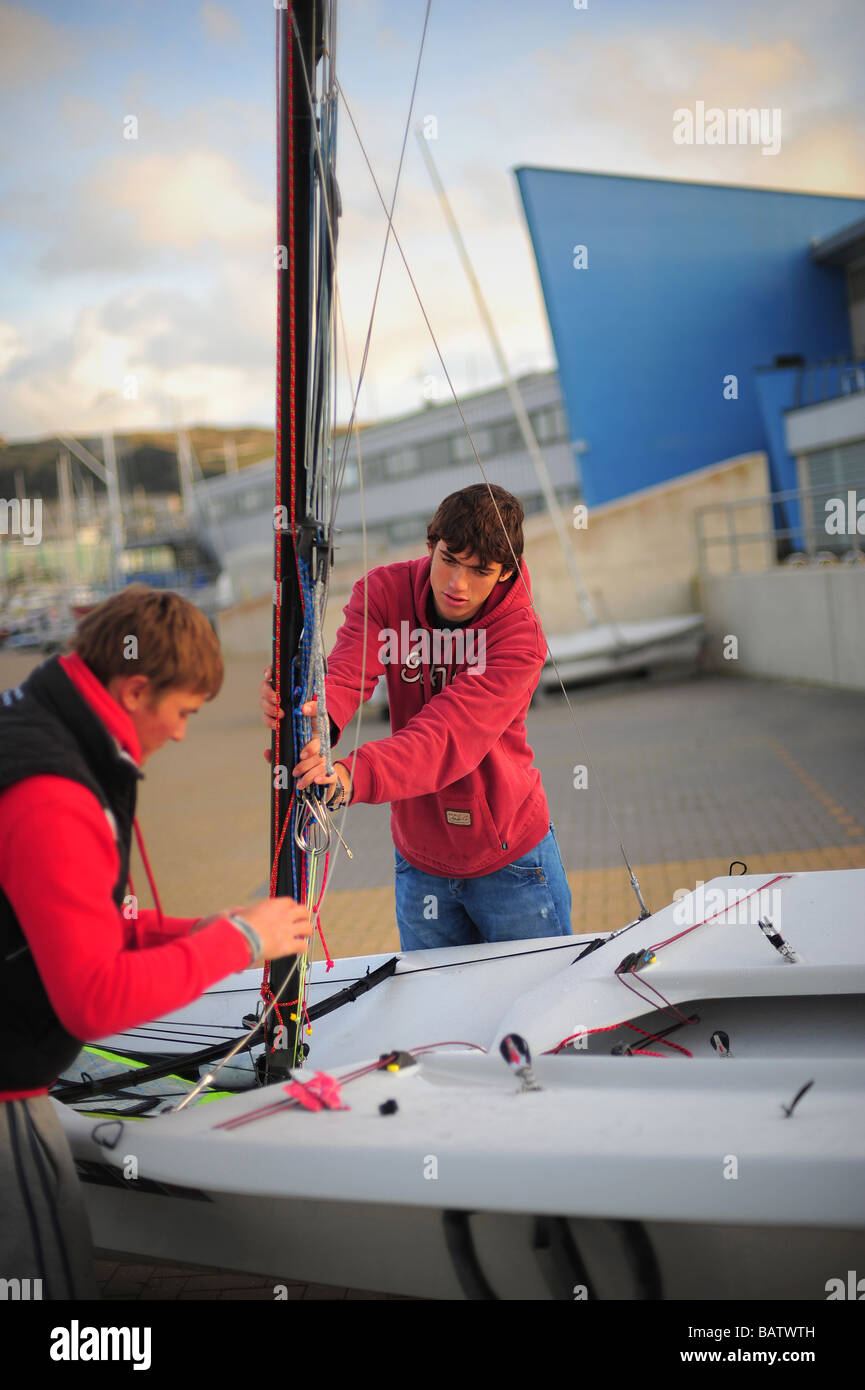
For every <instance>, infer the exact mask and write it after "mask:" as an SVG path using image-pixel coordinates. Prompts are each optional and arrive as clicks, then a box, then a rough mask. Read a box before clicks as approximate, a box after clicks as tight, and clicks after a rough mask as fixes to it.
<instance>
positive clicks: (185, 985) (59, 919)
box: [0, 777, 249, 1041]
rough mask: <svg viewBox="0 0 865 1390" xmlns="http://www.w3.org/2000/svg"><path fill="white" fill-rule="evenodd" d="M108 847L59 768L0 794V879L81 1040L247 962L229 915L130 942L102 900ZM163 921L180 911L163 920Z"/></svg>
mask: <svg viewBox="0 0 865 1390" xmlns="http://www.w3.org/2000/svg"><path fill="white" fill-rule="evenodd" d="M118 868H119V864H118V856H117V847H116V845H115V843H114V836H113V834H112V831H111V829H110V827H109V825H108V821H107V819H106V816H105V813H104V811H103V810H102V807H101V806H100V804H99V802H98V801H97V800H96V798H95V797H94V796H93V795H92V794H91V793H90V792H89V791H87V789H86V788H85V787H81V786H79V785H78V784H77V783H75V782H70V781H68V780H67V779H65V778H60V777H31V778H28V779H27V780H26V781H24V782H19V783H16V785H15V786H13V787H10V788H9V789H8V790H7V791H5V792H4V793H3V794H2V796H0V886H2V888H3V891H4V892H5V893H6V896H7V897H8V899H9V901H10V903H11V904H12V907H13V909H14V911H15V915H16V916H17V918H18V921H19V922H20V924H21V927H22V930H23V932H24V935H25V936H26V938H27V941H28V944H29V946H30V949H31V951H32V952H33V958H34V960H35V962H36V966H37V969H38V970H39V973H40V975H41V977H42V982H43V984H44V985H45V989H46V991H47V993H48V997H49V999H50V1000H51V1004H52V1006H53V1008H54V1010H55V1012H56V1013H57V1015H58V1017H59V1019H60V1021H61V1023H62V1024H63V1026H64V1028H66V1029H68V1031H69V1032H70V1033H72V1035H73V1036H74V1037H76V1038H81V1039H83V1040H84V1041H87V1040H89V1039H93V1038H102V1037H105V1036H106V1035H107V1034H109V1033H117V1032H122V1031H123V1030H124V1029H126V1028H134V1027H135V1026H136V1025H137V1024H139V1023H145V1022H148V1021H149V1020H151V1019H154V1018H159V1017H160V1016H161V1015H162V1014H165V1013H170V1012H171V1011H172V1010H174V1009H179V1008H182V1007H183V1005H184V1004H189V1003H191V1002H192V1000H193V999H197V998H198V997H199V995H201V994H202V993H203V992H204V990H205V989H207V988H209V986H210V985H213V984H215V983H216V982H217V981H218V980H222V979H224V977H225V976H226V975H230V974H232V973H233V972H235V971H238V970H242V969H244V968H245V967H246V966H248V965H249V947H248V945H247V942H246V940H245V939H244V937H243V935H242V933H240V932H239V931H238V930H237V929H236V928H235V927H233V926H232V925H231V923H230V922H227V921H225V920H224V919H223V920H221V921H216V922H214V923H212V924H211V925H210V926H208V927H204V928H203V929H202V930H201V931H199V932H196V933H195V935H194V936H186V935H183V936H179V937H176V939H174V940H171V941H169V942H167V943H166V944H164V945H158V946H157V945H154V946H152V947H150V948H148V949H144V950H139V949H136V936H138V935H143V936H144V937H149V936H150V923H149V922H147V921H146V922H145V923H144V924H143V927H142V928H140V929H139V932H136V930H135V927H134V924H133V923H131V922H127V921H125V920H124V918H123V917H122V916H121V913H120V912H119V911H118V909H117V908H116V906H115V904H114V902H113V900H112V896H111V894H112V891H113V889H114V885H115V882H116V880H117V873H118ZM168 920H169V922H171V923H172V928H171V929H170V930H173V925H174V924H176V923H178V922H185V921H186V920H187V919H182V918H174V919H168Z"/></svg>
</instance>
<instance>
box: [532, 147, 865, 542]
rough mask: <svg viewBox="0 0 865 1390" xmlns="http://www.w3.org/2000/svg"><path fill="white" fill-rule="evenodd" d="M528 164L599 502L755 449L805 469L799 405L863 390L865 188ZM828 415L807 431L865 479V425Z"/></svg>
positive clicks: (555, 322)
mask: <svg viewBox="0 0 865 1390" xmlns="http://www.w3.org/2000/svg"><path fill="white" fill-rule="evenodd" d="M516 175H517V180H518V184H519V189H520V194H521V197H522V201H523V206H524V209H525V214H526V218H527V221H528V227H529V232H530V235H531V239H532V243H533V246H534V251H535V256H536V258H537V264H538V269H539V272H540V280H541V286H542V289H543V294H544V299H545V302H546V308H547V313H548V315H549V320H550V326H551V328H552V334H553V341H554V344H555V349H556V354H557V357H558V365H559V375H560V382H561V389H562V396H563V399H564V402H565V407H566V410H567V414H568V419H569V425H570V432H571V438H572V439H574V440H577V439H579V440H580V441H581V443H580V449H581V453H580V460H579V468H580V474H581V480H582V488H583V494H584V496H585V499H586V501H587V502H588V504H589V505H590V506H592V505H595V506H597V505H599V504H601V503H603V502H609V501H612V500H614V499H616V498H620V497H624V496H627V495H628V494H630V493H633V492H636V491H639V490H640V489H642V488H646V487H650V486H652V485H653V484H657V483H661V482H664V481H666V480H668V479H671V478H677V477H681V476H682V475H683V474H686V473H690V472H692V471H694V470H696V469H700V468H704V467H707V466H709V465H711V464H714V463H717V462H719V461H720V460H723V459H728V458H732V457H735V456H736V455H739V454H744V453H748V452H751V451H754V450H764V451H765V452H766V454H767V456H768V458H769V470H770V483H771V489H772V491H773V492H775V491H781V490H787V489H793V488H796V487H802V486H806V485H807V484H808V482H809V481H810V478H811V475H810V474H808V473H807V472H806V473H805V474H804V476H803V471H802V468H801V466H799V464H797V458H796V456H795V455H796V447H795V442H794V441H793V442H791V433H790V427H791V423H793V425H794V428H793V434H794V435H795V434H796V424H795V422H794V421H792V417H793V416H794V415H796V414H797V413H798V412H803V411H804V412H805V413H806V414H807V412H808V411H809V410H811V409H812V408H813V407H820V406H823V405H826V404H827V403H831V402H833V401H840V402H842V404H843V401H842V398H844V397H846V396H848V395H849V394H850V393H853V392H856V393H858V392H863V391H865V199H860V198H847V197H835V196H828V195H822V194H808V193H782V192H773V191H770V190H764V189H757V188H744V187H729V186H725V185H719V184H699V183H685V182H677V181H674V180H669V179H646V178H629V177H621V176H618V175H608V174H597V173H580V172H570V171H564V170H553V169H533V168H521V169H518V170H517V171H516ZM863 400H865V396H862V397H860V398H859V404H861V402H862V401H863ZM829 415H831V411H830V412H829V414H828V415H827V414H826V412H824V414H823V416H822V417H821V420H822V424H821V426H820V429H821V430H823V434H822V435H820V431H818V435H817V436H815V434H814V430H813V428H812V429H810V432H809V431H806V432H805V433H806V435H807V437H808V441H809V442H808V448H809V450H810V451H811V453H812V454H813V453H814V452H819V451H820V449H821V447H822V448H824V449H832V450H834V451H835V454H834V455H833V457H834V458H835V464H834V465H833V467H834V475H833V477H834V479H835V485H842V484H843V482H844V480H845V478H849V479H850V480H851V481H855V480H857V479H855V478H854V477H853V475H854V474H856V473H857V471H858V475H859V476H858V480H859V481H861V479H862V476H865V469H863V468H862V467H861V462H860V456H859V455H860V452H861V449H860V446H862V440H861V438H860V439H859V440H858V441H857V439H856V437H855V436H856V430H857V429H859V428H860V427H859V426H858V425H856V426H852V428H853V437H851V436H850V433H849V431H850V429H851V425H850V423H849V421H850V418H851V417H850V413H849V412H847V414H846V415H844V412H843V411H841V412H838V419H839V420H840V419H841V416H842V415H843V416H844V419H845V420H846V421H847V423H845V424H844V425H843V426H841V425H837V426H836V425H833V423H832V421H831V420H830V419H829ZM856 418H857V419H861V412H860V411H857V412H856ZM799 423H800V424H801V422H799ZM824 426H825V429H824ZM839 429H840V430H841V434H840V435H839V434H838V430H839ZM833 430H834V434H833ZM845 430H846V431H847V433H846V435H845ZM799 432H800V434H801V429H800V431H799ZM818 436H819V437H818ZM802 437H803V438H804V437H805V435H803V436H802ZM848 446H849V448H852V449H853V453H852V454H850V453H848V454H847V455H844V454H843V453H842V454H838V449H839V448H840V449H842V450H843V449H844V448H847V447H848ZM863 458H865V455H863ZM824 462H825V460H824ZM831 471H832V470H831V469H830V472H831ZM818 472H819V469H818ZM825 473H826V468H823V473H822V474H821V475H820V476H821V477H822V476H823V475H824V474H825ZM798 515H799V514H798V509H797V508H795V507H792V508H791V510H790V512H788V514H787V516H786V518H785V517H784V516H783V515H781V514H780V513H779V514H778V516H777V521H778V523H779V524H783V522H784V521H785V520H786V521H787V524H788V525H794V526H796V525H798Z"/></svg>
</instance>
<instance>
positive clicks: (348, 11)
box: [0, 0, 865, 440]
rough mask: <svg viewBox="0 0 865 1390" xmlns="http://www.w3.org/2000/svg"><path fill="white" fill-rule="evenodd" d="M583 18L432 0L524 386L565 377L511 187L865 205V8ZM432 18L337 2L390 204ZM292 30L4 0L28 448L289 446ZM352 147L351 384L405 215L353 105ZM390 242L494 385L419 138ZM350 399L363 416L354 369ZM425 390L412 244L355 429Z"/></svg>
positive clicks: (6, 190) (345, 264) (4, 324)
mask: <svg viewBox="0 0 865 1390" xmlns="http://www.w3.org/2000/svg"><path fill="white" fill-rule="evenodd" d="M576 3H577V0H533V3H531V4H526V3H525V0H432V5H431V10H430V19H429V26H428V32H427V38H426V43H425V46H424V52H423V58H422V64H421V72H420V79H419V83H418V89H417V95H416V100H415V106H414V116H413V127H414V125H415V124H418V123H424V122H425V123H426V126H427V130H428V131H430V132H431V131H433V130H435V138H434V139H432V140H431V141H430V149H431V151H432V153H433V155H434V158H435V160H436V163H437V166H438V169H439V172H440V175H441V177H442V180H443V182H444V183H445V185H446V187H447V189H448V193H449V196H450V198H451V200H452V203H453V206H454V210H455V213H456V217H457V220H458V222H459V224H460V227H461V230H462V233H463V236H464V238H465V240H466V242H467V244H468V247H469V251H470V253H471V255H472V257H473V259H474V261H475V265H476V269H477V273H478V276H479V278H480V281H481V284H482V286H483V290H484V293H485V295H486V297H487V300H488V302H489V305H490V309H491V312H492V316H493V318H494V320H495V322H496V324H497V327H498V329H499V332H500V334H501V337H502V339H503V342H504V347H505V352H506V355H507V358H508V362H509V364H510V367H511V369H512V370H513V371H514V372H515V373H517V374H519V373H522V372H526V371H532V370H538V369H545V368H549V367H552V366H554V365H555V358H554V353H553V348H552V342H551V338H550V333H549V327H548V324H547V319H546V314H545V311H544V306H543V300H542V296H541V293H540V288H539V284H538V277H537V272H536V269H535V263H534V258H533V255H532V250H531V245H530V242H529V238H528V235H527V231H526V227H525V222H524V218H523V215H522V210H521V206H520V203H519V199H518V195H517V190H516V183H515V180H514V177H513V170H514V168H515V167H518V166H520V165H538V166H543V167H550V168H562V169H580V170H593V171H599V172H605V173H618V174H630V175H637V176H644V177H659V178H676V179H688V180H697V181H702V182H708V183H728V184H729V183H735V184H743V185H749V186H756V187H763V188H783V189H789V190H793V191H797V192H818V193H835V194H848V195H853V196H863V194H865V103H863V96H865V76H863V74H865V57H863V55H865V4H863V3H862V0H819V3H814V0H761V3H760V4H758V5H754V4H753V0H725V3H724V4H723V5H719V4H718V3H717V0H659V2H658V3H655V2H654V0H620V2H619V3H616V0H586V3H585V4H584V5H582V7H581V8H579V9H577V8H576ZM580 3H582V0H580ZM425 10H426V0H339V5H338V16H339V19H338V43H337V71H338V75H339V79H340V83H341V86H342V88H343V90H344V92H345V95H346V97H347V99H348V102H349V103H350V106H351V109H352V113H353V115H354V117H355V120H356V122H357V124H358V127H359V130H360V134H361V137H362V138H363V141H364V144H365V146H366V149H367V153H368V155H369V158H370V161H371V163H372V166H373V168H374V170H375V172H376V176H377V178H378V179H379V182H380V183H381V185H382V188H383V190H384V191H385V193H386V196H387V197H388V200H389V199H390V196H391V194H392V191H393V183H394V178H395V175H396V170H397V165H398V161H399V153H400V147H401V144H402V140H403V135H404V131H405V126H406V119H407V115H408V107H409V99H410V95H411V86H412V80H413V75H414V69H415V64H416V62H417V56H418V49H419V44H420V39H421V33H422V30H423V22H424V13H425ZM274 14H275V11H274V5H273V0H220V2H219V3H216V0H206V2H205V3H198V0H141V2H139V0H125V2H124V3H123V4H122V5H118V4H117V3H116V0H111V2H110V3H109V2H108V0H75V4H74V5H69V4H68V3H66V2H65V0H64V2H63V3H61V2H60V0H29V3H26V4H21V3H5V2H4V0H0V267H2V270H0V435H2V436H3V437H5V438H6V439H7V440H15V439H25V438H31V437H37V436H42V435H47V434H56V433H64V432H71V433H75V434H84V435H89V434H96V433H100V432H102V431H103V430H108V429H112V430H116V431H118V432H123V431H125V430H133V429H151V428H153V429H156V428H176V427H177V426H178V425H181V424H199V423H210V424H217V425H224V426H232V425H235V426H241V425H264V426H272V424H273V420H274V356H275V298H276V291H275V279H276V272H275V271H274V267H273V248H274V244H275V241H276V231H275V116H274V37H275V20H274ZM701 101H702V102H703V103H704V104H705V106H706V107H711V106H718V107H721V108H722V109H727V108H729V107H739V106H745V107H756V108H758V109H763V108H766V109H772V110H775V109H777V110H780V112H781V130H782V139H781V144H780V149H779V150H778V152H777V153H776V154H773V155H764V154H763V152H762V149H761V148H760V147H759V146H754V145H750V146H749V145H724V146H722V145H707V144H704V145H697V144H691V145H686V144H677V143H676V142H675V141H674V139H673V129H674V119H673V112H674V111H675V110H677V109H681V108H688V109H691V110H695V109H696V104H697V103H698V102H701ZM130 116H134V117H135V119H136V121H137V138H136V139H135V140H129V139H125V138H124V123H125V122H126V127H125V128H126V129H127V130H128V129H129V125H128V118H129V117H130ZM431 117H432V118H434V123H433V122H431V121H430V119H429V118H431ZM339 129H340V136H339V146H338V157H337V177H338V180H339V184H340V189H341V195H342V203H343V216H342V219H341V225H340V234H339V286H340V295H341V300H342V307H343V317H344V321H345V325H346V334H347V340H348V357H349V364H350V368H351V373H352V375H353V376H354V377H355V378H356V376H357V371H358V367H359V363H360V359H361V356H362V351H363V344H364V340H365V338H366V333H367V328H368V322H369V314H370V309H371V306H372V299H373V294H374V290H375V283H376V276H377V273H378V265H379V260H380V257H381V252H382V247H383V244H384V237H385V231H386V223H385V219H384V214H383V212H382V210H381V207H380V205H379V202H378V199H377V196H376V194H375V191H374V189H373V187H372V184H371V181H370V179H369V175H368V172H367V169H366V165H365V163H364V160H363V157H362V154H361V152H360V149H359V147H358V144H357V141H356V139H355V137H354V134H353V132H352V130H351V127H350V124H349V122H348V120H347V119H346V115H345V112H342V113H341V115H340V127H339ZM394 225H395V227H396V230H397V232H398V234H399V237H400V240H401V241H402V243H403V246H404V249H405V251H406V255H407V258H408V261H409V264H410V266H411V268H412V272H413V274H414V276H415V278H416V281H417V284H418V288H419V290H420V293H421V297H422V299H423V301H424V304H425V305H426V308H427V312H428V314H429V316H430V319H431V322H432V326H433V328H434V330H435V333H436V336H437V338H438V340H439V343H440V346H441V348H442V352H443V355H444V357H445V360H446V362H447V364H448V367H449V370H450V372H451V375H452V377H453V380H454V383H455V386H456V388H457V390H458V392H459V393H461V394H463V393H467V392H470V391H473V390H478V389H481V388H482V387H485V386H488V385H492V384H495V383H497V382H498V381H499V373H498V369H497V367H496V364H495V360H494V357H493V354H492V351H491V348H490V346H489V343H488V341H487V338H486V334H485V332H484V329H483V326H482V324H481V321H480V319H479V317H478V313H477V310H476V307H475V304H474V301H473V299H472V296H471V292H470V289H469V286H468V283H467V281H466V279H465V276H464V273H463V271H462V269H461V267H460V264H459V261H458V259H457V254H456V251H455V249H454V246H453V242H452V240H451V237H450V234H449V232H448V230H447V227H446V224H445V221H444V218H443V216H442V213H441V210H440V208H439V206H438V204H437V202H436V200H435V195H434V193H433V190H432V187H431V184H430V181H429V176H428V174H427V172H426V169H425V166H424V164H423V160H422V157H421V153H420V150H419V149H418V147H417V144H416V140H415V137H414V135H412V136H411V138H410V139H409V142H408V145H407V149H406V156H405V164H404V169H403V175H402V179H401V182H400V187H399V194H398V199H397V204H396V212H395V216H394ZM634 236H635V238H638V237H639V227H638V226H635V228H634ZM659 331H662V330H661V329H659ZM130 381H133V382H134V385H133V386H132V387H130ZM340 381H341V386H340V394H339V415H340V417H341V418H342V419H343V420H344V419H346V418H347V415H348V412H349V409H350V397H349V391H348V385H347V382H348V373H347V372H346V370H345V364H344V363H341V366H340ZM425 394H426V395H427V396H429V395H432V396H433V397H434V398H435V399H444V398H445V396H446V386H445V382H444V379H443V376H442V373H441V369H440V367H439V364H438V360H437V357H436V353H435V349H434V348H433V346H432V343H431V341H430V338H429V334H428V332H427V329H426V327H425V326H424V323H423V320H422V317H421V314H420V310H419V309H418V306H417V303H416V300H415V297H414V294H413V292H412V290H411V288H410V286H409V284H408V281H407V278H406V276H405V272H404V270H403V267H402V265H401V262H400V260H399V257H398V254H397V253H396V252H395V251H394V250H393V249H391V250H390V251H389V253H388V256H387V259H386V264H385V272H384V278H383V282H382V289H381V294H380V297H379V302H378V306H377V309H376V316H375V322H374V325H373V333H372V343H371V351H370V358H369V364H368V367H367V373H366V378H365V382H364V386H363V389H362V391H361V395H360V399H359V404H358V415H359V418H360V419H361V420H363V421H368V420H373V419H378V418H382V417H387V416H392V415H396V414H401V413H404V412H409V411H412V410H415V409H418V408H419V407H420V406H421V405H422V404H423V402H424V397H425Z"/></svg>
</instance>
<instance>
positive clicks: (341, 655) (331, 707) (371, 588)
mask: <svg viewBox="0 0 865 1390" xmlns="http://www.w3.org/2000/svg"><path fill="white" fill-rule="evenodd" d="M383 598H384V594H383V592H382V585H381V581H380V580H379V579H378V578H377V575H376V571H375V570H370V572H369V574H367V575H366V583H365V582H364V580H363V579H359V580H358V581H357V583H356V584H355V586H354V588H353V589H352V591H351V598H350V599H349V601H348V603H347V604H346V606H345V608H344V609H343V610H342V611H343V613H344V614H345V622H344V623H343V625H342V627H341V628H340V629H339V631H338V632H337V634H336V642H335V643H334V647H333V651H332V652H331V654H330V656H329V657H328V659H327V678H326V680H325V687H324V688H325V694H326V697H327V712H328V714H329V716H330V718H331V719H332V720H333V722H334V724H336V726H337V728H338V729H339V730H340V732H342V730H343V729H344V728H345V726H346V724H347V723H348V721H349V720H350V719H351V717H352V715H353V714H354V713H355V711H356V710H357V707H358V705H360V704H361V703H362V702H363V701H365V700H368V699H369V698H370V696H371V695H372V693H373V691H374V690H375V687H376V684H377V683H378V678H379V676H381V675H383V674H384V664H383V662H382V661H381V658H380V657H379V650H380V648H381V645H382V638H381V635H380V634H381V631H382V629H383V628H384V627H386V623H385V622H384V620H383V618H382V615H381V605H382V600H383ZM365 602H366V605H367V617H366V663H364V659H363V654H364V616H363V615H364V604H365ZM361 672H363V677H364V678H363V682H361Z"/></svg>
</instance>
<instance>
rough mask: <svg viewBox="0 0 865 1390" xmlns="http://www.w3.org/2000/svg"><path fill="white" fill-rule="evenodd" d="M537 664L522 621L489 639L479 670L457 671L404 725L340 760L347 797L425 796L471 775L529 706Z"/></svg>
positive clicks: (534, 648)
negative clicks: (349, 788) (348, 783)
mask: <svg viewBox="0 0 865 1390" xmlns="http://www.w3.org/2000/svg"><path fill="white" fill-rule="evenodd" d="M542 666H543V656H542V655H539V649H538V643H537V640H536V638H535V636H534V631H533V629H532V628H531V627H530V625H529V624H528V623H527V624H526V626H525V628H523V629H522V630H519V629H518V630H517V631H516V632H512V633H509V634H508V635H507V636H506V637H504V638H503V639H499V640H498V641H497V642H495V643H493V642H488V643H487V648H486V662H485V666H484V670H483V672H481V670H480V668H479V667H477V666H476V667H474V668H469V669H466V670H463V671H460V672H458V674H457V675H456V677H455V678H454V680H453V681H452V683H451V684H450V685H447V686H445V688H444V690H441V691H439V692H438V693H437V694H436V696H435V697H434V699H432V700H430V702H429V703H428V704H426V705H424V707H423V709H422V710H419V711H418V713H417V714H415V715H413V716H412V718H411V719H410V720H409V721H408V723H407V724H406V725H405V727H404V728H402V729H400V730H398V732H397V733H395V734H392V735H391V737H390V738H383V739H379V740H378V741H377V742H375V743H366V744H364V746H363V747H362V748H359V749H358V750H357V753H356V754H355V755H354V757H352V756H351V755H350V754H349V755H348V756H347V757H345V758H341V759H340V761H341V762H344V763H345V764H346V766H347V767H349V768H350V769H351V774H352V782H353V798H352V799H353V800H356V801H366V802H371V803H378V802H383V801H400V800H402V799H403V798H404V797H409V796H424V795H425V794H427V793H429V792H437V791H441V789H442V788H443V787H448V786H450V784H451V783H452V782H456V781H458V780H459V778H460V777H465V776H466V775H467V774H468V773H469V772H473V771H474V770H475V768H476V767H477V766H478V764H479V763H480V762H482V761H483V759H484V758H485V757H486V755H487V753H488V752H489V751H490V749H491V748H492V747H493V745H494V744H495V743H496V742H497V741H498V739H499V738H501V736H502V734H503V733H504V731H505V729H507V727H508V725H510V724H512V723H513V721H514V719H515V718H516V717H517V715H518V713H519V712H520V711H521V710H522V709H523V708H524V706H525V705H526V704H527V703H528V700H529V698H530V696H531V694H532V691H533V690H534V688H535V686H536V685H537V683H538V676H539V674H540V670H541V667H542Z"/></svg>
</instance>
